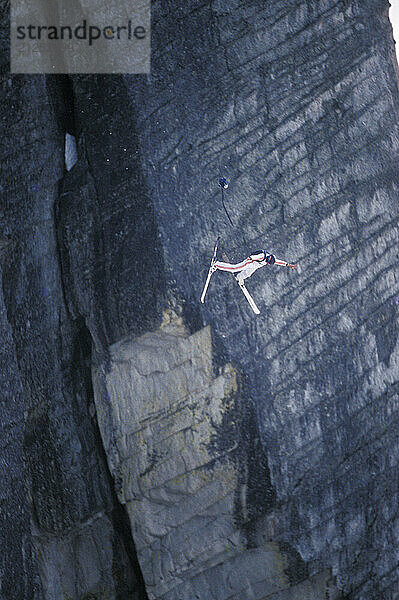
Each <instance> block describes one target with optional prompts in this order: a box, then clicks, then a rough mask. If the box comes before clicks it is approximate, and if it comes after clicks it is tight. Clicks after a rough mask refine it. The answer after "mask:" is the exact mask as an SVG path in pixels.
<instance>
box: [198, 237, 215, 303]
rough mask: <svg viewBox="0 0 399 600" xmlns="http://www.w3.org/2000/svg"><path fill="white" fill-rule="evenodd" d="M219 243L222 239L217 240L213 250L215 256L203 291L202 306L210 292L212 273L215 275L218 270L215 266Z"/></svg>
mask: <svg viewBox="0 0 399 600" xmlns="http://www.w3.org/2000/svg"><path fill="white" fill-rule="evenodd" d="M219 241H220V237H218V239H217V240H216V244H215V248H214V250H213V256H212V260H211V266H210V267H209V271H208V276H207V278H206V281H205V285H204V289H203V291H202V294H201V302H202V304H204V302H205V296H206V292H207V291H208V287H209V282H210V281H211V277H212V273H214V272H215V271H216V268H215V266H214V265H215V262H216V259H217V252H218V247H219Z"/></svg>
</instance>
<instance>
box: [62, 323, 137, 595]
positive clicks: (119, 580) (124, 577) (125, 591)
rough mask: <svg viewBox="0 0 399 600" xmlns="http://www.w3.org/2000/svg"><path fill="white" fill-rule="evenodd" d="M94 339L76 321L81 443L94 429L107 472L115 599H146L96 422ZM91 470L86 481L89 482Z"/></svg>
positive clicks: (75, 367) (75, 364) (75, 366)
mask: <svg viewBox="0 0 399 600" xmlns="http://www.w3.org/2000/svg"><path fill="white" fill-rule="evenodd" d="M92 347H93V340H92V338H91V335H90V332H89V330H88V329H87V327H86V325H85V324H84V321H83V319H79V320H77V321H76V337H75V352H74V356H73V359H72V364H73V372H74V391H75V398H76V400H78V399H80V401H81V402H86V403H87V415H88V416H89V417H90V422H82V421H80V422H79V425H80V428H81V433H82V443H84V440H85V439H86V438H87V434H88V430H89V429H90V428H91V429H92V431H93V437H94V442H95V445H96V447H97V452H98V455H99V457H100V458H101V462H102V468H103V469H104V472H105V473H106V478H107V482H108V486H109V489H110V490H111V499H112V504H111V506H110V510H109V518H110V521H111V523H112V527H113V531H114V535H113V539H112V549H113V556H112V565H110V567H111V570H112V578H113V581H114V583H115V600H130V599H132V600H147V594H146V592H145V585H144V581H143V577H142V574H141V571H140V567H139V564H138V561H137V554H136V549H135V545H134V540H133V538H132V534H131V529H130V523H129V517H128V515H127V513H126V509H125V507H124V506H123V505H122V504H120V502H119V500H118V497H117V495H116V492H115V488H114V481H113V479H112V476H111V473H110V471H109V468H108V464H107V457H106V454H105V451H104V447H103V444H102V439H101V435H100V431H99V428H98V423H97V414H96V409H95V402H94V394H93V386H92V380H91V372H92V371H91V369H92ZM82 391H83V393H81V392H82ZM90 477H91V475H90V473H88V474H87V481H88V484H90Z"/></svg>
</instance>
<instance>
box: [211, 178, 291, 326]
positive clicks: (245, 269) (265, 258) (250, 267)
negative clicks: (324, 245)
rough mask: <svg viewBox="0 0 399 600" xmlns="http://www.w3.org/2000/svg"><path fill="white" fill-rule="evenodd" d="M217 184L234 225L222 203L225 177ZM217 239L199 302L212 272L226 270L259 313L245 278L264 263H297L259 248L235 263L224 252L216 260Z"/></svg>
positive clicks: (263, 265) (226, 185) (253, 308)
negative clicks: (289, 261) (220, 258)
mask: <svg viewBox="0 0 399 600" xmlns="http://www.w3.org/2000/svg"><path fill="white" fill-rule="evenodd" d="M219 185H220V187H221V190H222V204H223V208H224V210H225V213H226V216H227V218H228V220H229V222H230V225H231V226H232V227H234V224H233V222H232V220H231V218H230V215H229V213H228V212H227V208H226V206H225V203H224V190H226V189H227V188H228V187H229V184H228V181H227V179H226V178H225V177H221V178H220V179H219ZM219 241H220V237H218V239H217V240H216V244H215V247H214V250H213V256H212V259H211V264H210V267H209V270H208V275H207V278H206V281H205V285H204V289H203V290H202V295H201V302H202V303H204V302H205V296H206V292H207V290H208V287H209V283H210V280H211V276H212V273H214V272H215V271H227V272H228V273H232V275H234V278H235V280H236V281H237V283H238V285H239V286H240V288H241V291H242V293H243V294H244V296H245V297H246V299H247V300H248V303H249V305H250V307H251V308H252V310H253V311H254V313H256V314H257V315H259V313H260V311H259V308H258V307H257V306H256V303H255V301H254V299H253V298H252V296H251V294H250V293H249V292H248V290H247V288H246V287H245V284H244V281H245V279H248V277H251V275H253V273H255V271H257V270H258V269H260V268H261V267H266V265H279V266H281V267H290V268H291V269H295V268H296V267H297V265H292V264H290V263H288V262H286V261H285V260H280V259H278V258H276V257H275V256H274V255H273V254H269V253H268V252H265V250H260V251H259V252H254V253H253V254H250V255H249V256H248V258H246V259H245V260H243V261H241V262H240V263H236V264H232V263H230V262H229V259H228V258H227V256H226V255H225V254H224V253H223V254H222V258H223V260H218V259H217V252H218V247H219Z"/></svg>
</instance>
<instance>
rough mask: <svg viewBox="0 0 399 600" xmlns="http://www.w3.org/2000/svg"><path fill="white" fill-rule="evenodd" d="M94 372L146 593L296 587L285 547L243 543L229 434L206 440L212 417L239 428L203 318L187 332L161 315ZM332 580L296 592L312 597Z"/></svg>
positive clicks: (242, 592)
mask: <svg viewBox="0 0 399 600" xmlns="http://www.w3.org/2000/svg"><path fill="white" fill-rule="evenodd" d="M93 383H94V390H95V398H96V406H97V414H98V417H99V423H100V429H101V432H102V435H103V440H104V444H105V449H106V452H107V455H108V456H109V457H110V463H111V470H112V473H113V475H114V479H115V481H116V482H117V486H118V496H119V499H120V501H121V502H122V503H124V504H126V507H127V511H128V514H129V517H130V521H131V526H132V531H133V532H134V538H135V542H136V548H137V553H138V559H139V561H140V565H141V569H142V573H143V577H144V580H145V582H146V589H147V593H148V595H149V597H150V598H152V599H154V600H155V599H158V600H161V599H167V600H180V599H183V598H203V597H204V596H205V597H206V598H217V599H220V600H222V599H227V598H230V599H236V600H239V599H242V600H244V599H248V600H249V599H251V600H256V599H259V600H261V599H263V598H266V597H269V598H273V599H274V598H276V599H277V598H280V599H281V600H283V599H284V600H289V599H290V598H292V597H295V596H292V594H295V593H299V590H302V587H300V588H298V589H297V590H296V592H294V590H290V591H288V592H287V589H288V588H290V575H292V573H290V564H289V560H288V558H287V555H286V553H285V552H284V550H283V549H281V548H280V547H279V545H278V544H277V543H276V542H272V541H263V542H262V543H259V544H258V545H257V547H248V544H247V539H246V536H245V535H243V532H242V530H241V528H240V527H239V521H238V520H237V519H236V505H237V502H238V501H239V498H238V497H237V491H238V490H240V493H241V495H242V496H245V493H246V490H245V484H244V485H243V484H242V482H240V481H239V478H240V476H241V473H240V469H237V459H238V454H239V448H238V439H234V437H233V438H232V439H231V440H230V443H231V446H230V447H228V444H226V446H225V447H223V448H221V447H219V448H218V447H217V446H215V439H216V438H217V437H218V431H219V430H220V428H221V427H223V428H224V429H227V428H230V429H231V430H233V431H234V430H236V429H237V423H235V421H234V420H233V419H234V416H233V414H234V413H233V412H232V410H231V409H232V405H233V404H234V402H235V397H236V395H237V393H238V392H239V390H238V385H237V380H236V374H235V372H234V370H233V369H232V367H231V366H230V365H226V366H225V367H224V368H222V369H220V374H219V375H218V376H214V374H213V368H212V340H211V335H210V328H209V327H207V328H205V329H203V330H200V331H198V332H197V333H195V334H193V335H189V334H188V332H187V331H186V330H185V328H184V326H183V324H182V322H181V319H177V318H176V317H173V316H172V317H171V316H170V314H169V315H167V318H166V320H165V322H164V323H163V325H162V326H161V328H160V329H158V330H156V331H155V332H153V333H147V334H145V335H143V336H141V337H139V338H137V339H135V340H132V339H131V338H127V339H125V340H123V341H120V342H118V343H116V344H114V345H113V346H112V347H111V352H110V364H109V367H108V370H107V373H106V374H105V376H104V372H103V370H102V369H96V370H95V371H94V373H93ZM227 441H228V440H225V442H227ZM329 579H330V578H329V576H328V574H327V575H323V576H322V577H320V580H318V581H317V584H316V583H310V582H308V583H307V584H305V587H304V588H303V590H302V591H303V593H308V592H306V591H305V590H307V589H308V590H309V593H310V594H312V595H311V596H308V597H309V598H315V599H317V600H319V599H320V600H321V599H322V598H324V597H325V596H324V594H325V590H326V589H327V580H328V581H329ZM294 589H295V588H294ZM277 592H279V593H278V594H277V595H275V594H276V593H277Z"/></svg>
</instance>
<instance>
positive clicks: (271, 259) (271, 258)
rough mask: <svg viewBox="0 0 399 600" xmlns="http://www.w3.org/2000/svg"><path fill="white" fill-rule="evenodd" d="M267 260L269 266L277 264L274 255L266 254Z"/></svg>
mask: <svg viewBox="0 0 399 600" xmlns="http://www.w3.org/2000/svg"><path fill="white" fill-rule="evenodd" d="M265 260H266V262H267V264H268V265H274V263H275V262H276V257H275V256H273V254H267V253H266V252H265Z"/></svg>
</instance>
